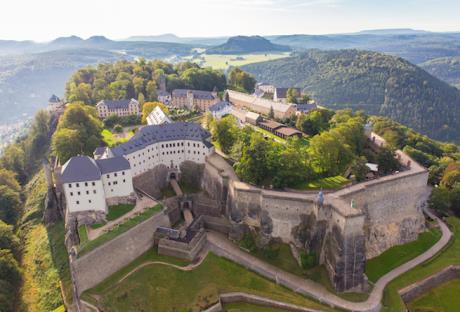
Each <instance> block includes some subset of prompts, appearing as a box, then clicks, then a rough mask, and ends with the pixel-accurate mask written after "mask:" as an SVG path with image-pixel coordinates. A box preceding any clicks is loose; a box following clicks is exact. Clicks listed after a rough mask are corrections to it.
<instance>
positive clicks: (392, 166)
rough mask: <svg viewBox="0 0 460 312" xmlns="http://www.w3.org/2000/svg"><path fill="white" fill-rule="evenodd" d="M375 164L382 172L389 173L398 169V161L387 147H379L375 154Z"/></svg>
mask: <svg viewBox="0 0 460 312" xmlns="http://www.w3.org/2000/svg"><path fill="white" fill-rule="evenodd" d="M377 164H378V165H379V171H380V172H381V173H383V174H389V173H391V172H393V171H396V170H398V169H399V166H400V165H399V162H398V160H397V159H396V157H395V152H394V151H393V150H392V149H390V148H387V147H384V148H381V150H380V151H379V153H378V155H377Z"/></svg>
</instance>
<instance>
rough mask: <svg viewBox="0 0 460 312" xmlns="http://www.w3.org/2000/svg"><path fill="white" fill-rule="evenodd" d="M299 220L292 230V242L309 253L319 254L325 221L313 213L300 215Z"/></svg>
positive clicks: (323, 236)
mask: <svg viewBox="0 0 460 312" xmlns="http://www.w3.org/2000/svg"><path fill="white" fill-rule="evenodd" d="M300 219H301V222H300V224H299V225H298V226H296V227H294V228H293V230H292V236H293V238H294V243H295V244H296V245H298V246H300V247H302V248H304V249H305V250H306V252H307V253H309V254H312V253H314V254H316V255H320V254H321V248H322V246H323V242H324V238H325V236H326V230H327V221H326V220H320V221H318V220H317V219H316V216H315V214H313V213H311V214H309V215H306V214H302V215H300Z"/></svg>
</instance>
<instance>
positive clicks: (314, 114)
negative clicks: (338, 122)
mask: <svg viewBox="0 0 460 312" xmlns="http://www.w3.org/2000/svg"><path fill="white" fill-rule="evenodd" d="M332 116H334V111H331V110H328V109H314V110H312V111H310V112H309V113H308V114H301V115H300V116H299V117H298V118H297V121H296V128H297V129H299V130H301V131H303V132H305V133H306V134H308V135H311V136H313V135H316V134H318V133H321V132H322V131H325V130H327V129H329V121H330V120H331V118H332Z"/></svg>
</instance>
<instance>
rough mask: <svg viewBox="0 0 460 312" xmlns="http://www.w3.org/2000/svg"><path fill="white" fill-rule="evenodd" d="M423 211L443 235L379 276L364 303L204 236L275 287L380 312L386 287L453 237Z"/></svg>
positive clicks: (332, 303) (353, 308)
mask: <svg viewBox="0 0 460 312" xmlns="http://www.w3.org/2000/svg"><path fill="white" fill-rule="evenodd" d="M424 211H425V213H426V214H427V215H428V216H429V217H431V218H432V219H434V220H436V221H437V222H438V224H439V227H440V229H441V231H442V237H441V239H440V240H439V241H438V242H437V243H436V244H434V245H433V246H432V247H431V248H430V249H429V250H427V251H426V252H424V253H423V254H421V255H419V256H418V257H416V258H414V259H412V260H410V261H408V262H406V263H404V264H402V265H401V266H399V267H397V268H395V269H394V270H392V271H390V272H388V273H387V274H385V275H384V276H382V277H381V278H380V279H379V280H378V281H377V283H376V284H375V285H374V288H373V289H372V292H371V294H370V295H369V298H368V299H367V300H366V301H363V302H351V301H347V300H344V299H342V298H340V297H338V296H336V295H334V294H332V293H331V292H329V291H328V290H327V289H326V288H324V287H323V286H322V285H320V284H317V283H315V282H313V281H310V280H306V279H303V278H301V277H299V276H296V275H293V274H291V273H288V272H285V271H283V270H280V269H279V268H276V267H274V266H272V265H270V264H268V263H265V262H263V261H261V260H259V259H258V258H256V257H253V256H252V255H250V254H248V253H246V252H244V251H242V250H241V249H240V248H239V247H238V246H236V245H235V244H233V243H232V242H230V241H229V240H228V239H227V238H225V237H224V236H222V235H220V234H218V233H213V232H209V233H207V237H208V243H209V248H210V250H211V251H213V252H215V253H216V254H218V255H220V256H223V257H225V258H228V259H230V260H232V261H235V262H237V263H239V264H241V265H243V266H245V267H247V268H249V269H251V270H253V271H255V272H258V273H259V274H262V275H264V276H266V277H268V278H269V279H272V280H275V281H276V282H277V283H279V284H282V285H284V286H286V287H288V288H290V289H292V290H293V291H296V292H299V293H302V294H304V295H307V296H310V297H313V298H315V299H316V300H318V301H320V302H322V303H325V304H328V305H330V306H332V307H339V308H341V309H345V310H349V311H379V310H380V308H381V300H382V296H383V290H384V288H385V286H386V285H387V284H388V283H389V282H390V281H392V280H393V279H395V278H396V277H398V276H399V275H401V274H403V273H405V272H407V271H409V270H410V269H412V268H414V267H415V266H417V265H419V264H421V263H423V262H425V261H426V260H428V259H430V258H431V257H433V256H434V255H436V254H437V253H438V252H439V251H440V250H441V249H442V248H443V247H444V246H445V245H446V244H447V243H448V242H449V240H450V238H451V236H452V233H451V232H450V230H449V228H448V227H447V225H446V224H444V223H443V222H442V221H441V220H440V219H439V218H438V217H436V216H435V215H433V214H432V213H431V212H430V211H428V210H427V209H425V210H424Z"/></svg>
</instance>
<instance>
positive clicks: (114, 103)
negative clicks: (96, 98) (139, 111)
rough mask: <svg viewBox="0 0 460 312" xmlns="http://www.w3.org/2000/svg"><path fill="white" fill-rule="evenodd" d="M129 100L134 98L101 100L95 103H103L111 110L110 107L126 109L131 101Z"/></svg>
mask: <svg viewBox="0 0 460 312" xmlns="http://www.w3.org/2000/svg"><path fill="white" fill-rule="evenodd" d="M131 101H136V100H134V99H131V100H102V101H100V102H99V103H97V105H99V104H105V105H107V108H108V109H109V110H111V109H120V108H126V109H128V108H129V103H131ZM136 102H137V101H136Z"/></svg>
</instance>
